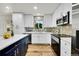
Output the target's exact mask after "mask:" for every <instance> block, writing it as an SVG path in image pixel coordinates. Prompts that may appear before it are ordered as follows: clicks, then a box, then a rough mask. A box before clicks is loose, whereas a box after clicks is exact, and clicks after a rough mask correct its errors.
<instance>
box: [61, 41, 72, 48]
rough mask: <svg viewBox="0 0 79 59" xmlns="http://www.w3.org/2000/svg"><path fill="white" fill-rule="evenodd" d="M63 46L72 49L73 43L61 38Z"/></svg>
mask: <svg viewBox="0 0 79 59" xmlns="http://www.w3.org/2000/svg"><path fill="white" fill-rule="evenodd" d="M61 47H62V48H67V49H71V43H70V42H67V41H64V40H61Z"/></svg>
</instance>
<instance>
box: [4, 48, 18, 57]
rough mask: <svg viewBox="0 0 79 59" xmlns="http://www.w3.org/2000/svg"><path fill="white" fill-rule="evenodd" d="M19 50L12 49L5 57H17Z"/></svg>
mask: <svg viewBox="0 0 79 59" xmlns="http://www.w3.org/2000/svg"><path fill="white" fill-rule="evenodd" d="M16 49H17V48H16V47H13V48H12V49H10V50H9V51H7V52H5V53H4V55H5V56H16V55H17V53H16V52H17V50H16Z"/></svg>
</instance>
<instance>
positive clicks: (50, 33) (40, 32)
mask: <svg viewBox="0 0 79 59" xmlns="http://www.w3.org/2000/svg"><path fill="white" fill-rule="evenodd" d="M25 33H30V34H32V33H45V34H46V33H48V34H52V32H25Z"/></svg>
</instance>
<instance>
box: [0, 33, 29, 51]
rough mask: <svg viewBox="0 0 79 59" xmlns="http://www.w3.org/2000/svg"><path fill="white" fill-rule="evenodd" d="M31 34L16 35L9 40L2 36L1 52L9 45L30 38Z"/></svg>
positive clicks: (0, 38)
mask: <svg viewBox="0 0 79 59" xmlns="http://www.w3.org/2000/svg"><path fill="white" fill-rule="evenodd" d="M28 35H29V34H25V35H24V34H16V35H14V36H13V37H11V38H9V39H4V38H3V37H2V36H0V50H2V49H4V48H6V47H8V46H9V45H11V44H13V43H15V42H17V41H19V40H20V39H22V38H24V37H25V36H28Z"/></svg>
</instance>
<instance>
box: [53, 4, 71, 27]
mask: <svg viewBox="0 0 79 59" xmlns="http://www.w3.org/2000/svg"><path fill="white" fill-rule="evenodd" d="M67 11H70V24H72V4H71V3H62V4H61V5H59V7H58V8H57V9H56V10H55V12H54V13H53V15H52V20H53V21H52V23H53V27H56V20H57V19H58V18H61V17H62V16H63V15H65V14H66V13H67Z"/></svg>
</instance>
